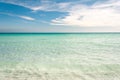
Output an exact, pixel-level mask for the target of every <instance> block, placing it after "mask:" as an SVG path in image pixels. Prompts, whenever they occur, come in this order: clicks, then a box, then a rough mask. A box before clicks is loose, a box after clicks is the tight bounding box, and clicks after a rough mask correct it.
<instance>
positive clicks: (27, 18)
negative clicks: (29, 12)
mask: <svg viewBox="0 0 120 80" xmlns="http://www.w3.org/2000/svg"><path fill="white" fill-rule="evenodd" d="M0 14H3V15H8V16H13V17H18V18H21V19H24V20H28V21H34V20H35V19H34V18H32V17H29V16H23V15H16V14H11V13H4V12H0Z"/></svg>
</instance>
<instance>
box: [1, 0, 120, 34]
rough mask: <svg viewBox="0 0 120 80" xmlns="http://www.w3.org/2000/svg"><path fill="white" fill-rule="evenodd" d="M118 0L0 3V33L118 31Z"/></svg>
mask: <svg viewBox="0 0 120 80" xmlns="http://www.w3.org/2000/svg"><path fill="white" fill-rule="evenodd" d="M119 21H120V1H119V0H0V32H120V22H119Z"/></svg>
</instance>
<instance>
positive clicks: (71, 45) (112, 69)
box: [0, 34, 120, 80]
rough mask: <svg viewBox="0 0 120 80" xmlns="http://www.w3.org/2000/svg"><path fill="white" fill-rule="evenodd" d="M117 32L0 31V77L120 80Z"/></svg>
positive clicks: (4, 79)
mask: <svg viewBox="0 0 120 80" xmlns="http://www.w3.org/2000/svg"><path fill="white" fill-rule="evenodd" d="M119 48H120V34H0V80H120V77H119V76H120V49H119Z"/></svg>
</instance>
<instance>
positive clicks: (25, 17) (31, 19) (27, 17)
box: [18, 16, 35, 21]
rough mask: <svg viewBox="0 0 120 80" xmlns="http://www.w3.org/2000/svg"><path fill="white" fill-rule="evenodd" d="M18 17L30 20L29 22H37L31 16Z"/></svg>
mask: <svg viewBox="0 0 120 80" xmlns="http://www.w3.org/2000/svg"><path fill="white" fill-rule="evenodd" d="M18 17H20V18H22V19H25V20H29V21H34V20H35V19H34V18H32V17H29V16H18Z"/></svg>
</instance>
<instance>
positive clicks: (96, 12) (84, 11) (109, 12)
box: [51, 0, 120, 27]
mask: <svg viewBox="0 0 120 80" xmlns="http://www.w3.org/2000/svg"><path fill="white" fill-rule="evenodd" d="M119 10H120V1H118V0H109V1H107V2H99V3H95V4H93V5H91V6H87V5H79V4H77V5H75V6H73V7H72V8H71V10H70V11H69V14H68V15H67V16H64V17H63V18H56V19H54V20H52V23H51V24H53V25H67V26H80V27H120V22H119V21H120V11H119Z"/></svg>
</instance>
